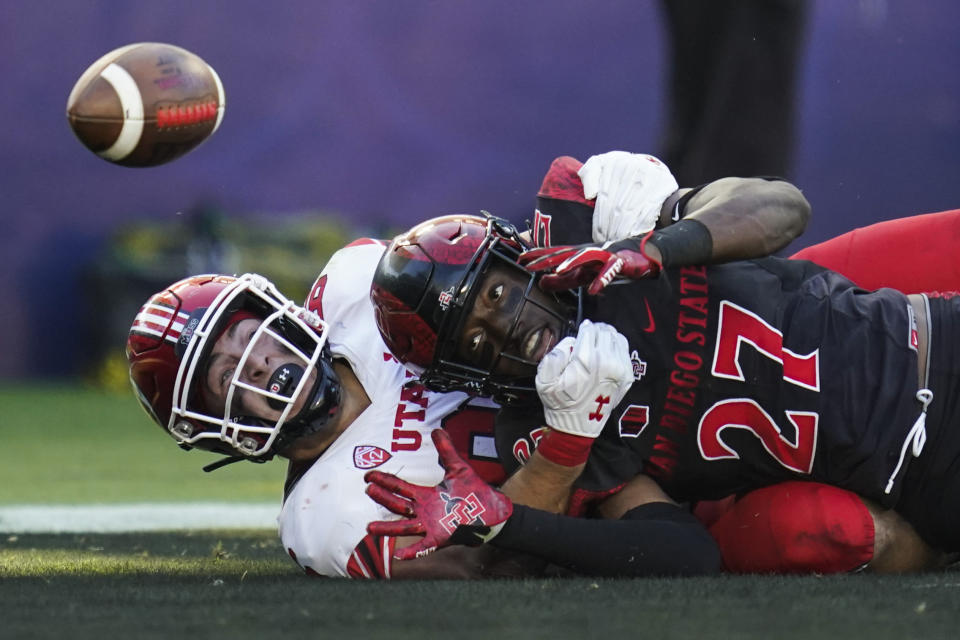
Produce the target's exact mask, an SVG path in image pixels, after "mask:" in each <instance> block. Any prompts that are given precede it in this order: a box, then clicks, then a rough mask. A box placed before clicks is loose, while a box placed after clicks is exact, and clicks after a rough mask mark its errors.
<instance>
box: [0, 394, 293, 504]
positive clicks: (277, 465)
mask: <svg viewBox="0 0 960 640" xmlns="http://www.w3.org/2000/svg"><path fill="white" fill-rule="evenodd" d="M0 407H3V426H2V433H3V437H4V447H3V448H4V452H3V454H2V464H0V504H28V503H63V504H73V503H90V502H98V503H103V502H114V503H115V502H140V501H165V502H171V501H173V502H177V501H243V502H269V501H277V503H278V504H279V500H280V496H281V491H282V487H283V476H284V473H285V471H286V469H285V465H284V464H283V463H282V462H280V461H274V462H270V463H266V464H256V465H255V464H248V463H242V464H234V465H230V466H227V467H224V468H222V469H219V470H217V471H215V472H213V473H204V472H203V471H202V470H201V468H202V467H203V466H204V465H205V464H207V463H209V462H212V461H214V460H216V459H217V457H216V456H214V455H212V454H209V453H207V452H204V451H196V450H194V451H189V452H185V451H183V450H181V449H179V448H178V447H177V445H176V443H175V442H174V441H173V440H172V439H171V438H170V437H169V436H167V435H166V434H164V433H163V431H162V430H161V429H160V428H159V427H158V426H156V425H155V424H154V423H153V422H151V421H150V419H149V418H148V417H147V414H146V413H145V412H144V411H143V410H142V409H141V408H140V406H139V405H138V404H137V401H136V400H135V399H134V396H133V393H132V392H131V393H115V392H114V393H111V392H104V391H98V390H96V389H90V388H85V387H79V386H62V387H34V386H3V387H0Z"/></svg>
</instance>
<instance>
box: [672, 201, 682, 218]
mask: <svg viewBox="0 0 960 640" xmlns="http://www.w3.org/2000/svg"><path fill="white" fill-rule="evenodd" d="M670 219H671V220H673V221H674V222H676V221H677V220H679V219H680V201H679V200H677V204H675V205H673V215H672V216H670Z"/></svg>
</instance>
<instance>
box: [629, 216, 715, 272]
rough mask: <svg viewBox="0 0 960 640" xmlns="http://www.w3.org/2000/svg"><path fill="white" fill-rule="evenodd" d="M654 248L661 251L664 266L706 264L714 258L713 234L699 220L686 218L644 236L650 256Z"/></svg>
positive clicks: (646, 249)
mask: <svg viewBox="0 0 960 640" xmlns="http://www.w3.org/2000/svg"><path fill="white" fill-rule="evenodd" d="M652 248H656V250H657V251H659V253H660V261H659V262H660V265H661V266H663V267H670V266H682V265H691V264H706V263H708V262H710V260H711V259H712V258H713V236H711V235H710V230H709V229H708V228H707V226H706V225H705V224H703V223H702V222H700V221H699V220H694V219H693V218H684V219H683V220H680V221H679V222H676V223H674V224H672V225H670V226H668V227H664V228H663V229H657V230H656V231H654V232H653V233H652V235H650V236H648V237H646V238H644V243H643V250H644V251H645V252H646V254H647V256H648V257H650V256H649V252H650V250H651V249H652Z"/></svg>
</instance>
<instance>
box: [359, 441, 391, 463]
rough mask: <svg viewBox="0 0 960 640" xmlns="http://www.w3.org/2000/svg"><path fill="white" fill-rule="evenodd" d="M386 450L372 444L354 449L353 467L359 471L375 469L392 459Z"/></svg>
mask: <svg viewBox="0 0 960 640" xmlns="http://www.w3.org/2000/svg"><path fill="white" fill-rule="evenodd" d="M392 457H393V456H391V455H390V453H389V452H387V451H386V450H384V449H381V448H380V447H375V446H373V445H372V444H362V445H360V446H358V447H354V448H353V466H355V467H356V468H357V469H373V468H375V467H379V466H380V465H382V464H383V463H384V462H386V461H387V460H389V459H390V458H392Z"/></svg>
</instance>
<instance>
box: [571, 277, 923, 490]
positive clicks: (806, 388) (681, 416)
mask: <svg viewBox="0 0 960 640" xmlns="http://www.w3.org/2000/svg"><path fill="white" fill-rule="evenodd" d="M587 315H588V316H589V317H590V318H592V319H593V320H595V321H602V322H608V323H610V324H613V325H614V326H616V327H617V328H618V329H619V330H620V331H621V333H623V334H624V335H625V336H626V337H627V340H628V341H629V344H630V349H631V354H632V356H633V359H634V366H635V373H636V374H637V377H638V378H639V379H638V380H636V381H635V382H634V385H633V387H632V388H631V390H630V391H629V392H628V394H627V396H626V398H625V400H624V401H623V403H622V404H621V405H620V407H618V410H617V411H616V412H615V413H614V414H613V416H612V417H611V419H610V422H609V423H608V427H607V429H606V431H605V433H604V437H605V438H610V437H615V438H618V439H620V441H621V442H624V443H627V444H628V445H629V446H630V447H631V449H633V450H634V451H636V452H637V453H638V454H639V455H640V457H641V458H642V459H643V461H644V465H643V469H644V472H645V473H647V474H649V475H651V476H653V477H654V478H656V479H657V480H658V481H659V482H660V483H661V485H662V486H663V487H664V489H665V490H666V491H668V493H670V494H671V495H672V496H673V497H675V498H678V499H691V498H712V497H720V496H723V495H727V494H730V493H734V492H738V491H741V490H744V489H748V488H751V487H756V486H759V485H763V484H769V483H772V482H776V481H779V480H783V479H787V478H795V477H809V478H811V479H816V480H819V481H822V482H827V483H831V484H836V485H838V486H842V487H845V488H847V489H851V490H853V491H856V492H858V493H860V494H861V495H864V496H867V497H871V498H874V499H876V500H879V501H881V502H884V503H890V502H891V501H892V500H893V495H892V493H891V494H890V495H888V494H885V493H884V489H885V488H886V484H887V481H888V479H889V478H890V475H891V473H892V471H893V469H894V468H895V466H896V464H897V461H898V459H899V455H900V450H901V447H902V445H903V442H904V439H905V438H906V434H907V432H908V431H909V429H910V427H911V426H912V424H913V422H914V420H915V419H916V417H917V415H918V414H919V410H920V407H919V404H918V403H917V402H916V400H915V399H914V394H915V393H916V390H917V374H916V351H915V348H914V347H913V346H912V345H911V341H910V320H909V318H910V316H909V312H908V302H907V299H906V297H905V296H904V295H902V294H900V293H899V292H896V291H893V290H891V289H882V290H880V291H878V292H872V293H868V292H866V291H864V290H861V289H858V288H856V287H855V286H854V285H853V284H852V283H851V282H850V281H848V280H847V279H846V278H844V277H842V276H840V275H838V274H836V273H833V272H830V271H827V270H825V269H822V268H820V267H818V266H817V265H814V264H813V263H809V262H804V261H791V260H785V259H780V258H764V259H761V260H751V261H746V262H737V263H729V264H724V265H715V266H711V267H683V268H675V269H668V270H666V271H665V272H664V273H663V274H662V275H661V277H659V278H657V279H655V280H652V281H638V282H633V283H627V284H623V285H618V286H614V287H610V288H609V289H608V293H607V294H606V295H604V296H602V297H599V298H596V299H593V300H590V301H588V302H587Z"/></svg>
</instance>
